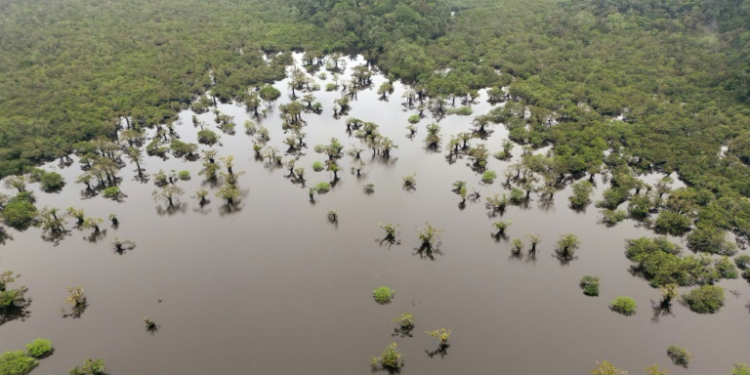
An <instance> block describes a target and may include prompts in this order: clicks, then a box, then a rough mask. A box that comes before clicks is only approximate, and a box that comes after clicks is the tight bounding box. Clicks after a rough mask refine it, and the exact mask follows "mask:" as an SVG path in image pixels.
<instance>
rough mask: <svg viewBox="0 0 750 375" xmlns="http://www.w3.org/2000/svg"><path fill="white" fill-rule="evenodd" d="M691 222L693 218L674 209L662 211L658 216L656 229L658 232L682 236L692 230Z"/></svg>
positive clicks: (655, 224)
mask: <svg viewBox="0 0 750 375" xmlns="http://www.w3.org/2000/svg"><path fill="white" fill-rule="evenodd" d="M691 224H692V220H690V218H689V217H687V216H685V215H683V214H680V213H677V212H674V211H661V212H659V216H657V217H656V222H655V223H654V230H655V231H656V233H663V234H671V235H673V236H682V235H683V234H685V233H687V232H689V231H690V225H691Z"/></svg>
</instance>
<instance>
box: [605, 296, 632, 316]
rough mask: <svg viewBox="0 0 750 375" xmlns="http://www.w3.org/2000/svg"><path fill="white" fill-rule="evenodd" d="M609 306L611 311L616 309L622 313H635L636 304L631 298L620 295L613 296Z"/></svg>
mask: <svg viewBox="0 0 750 375" xmlns="http://www.w3.org/2000/svg"><path fill="white" fill-rule="evenodd" d="M609 307H610V308H611V309H612V311H616V312H618V313H620V314H622V315H633V314H635V308H636V304H635V301H634V300H633V299H632V298H630V297H624V296H620V297H617V298H615V300H614V301H612V303H611V304H610V305H609Z"/></svg>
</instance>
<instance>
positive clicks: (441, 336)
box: [426, 328, 451, 346]
mask: <svg viewBox="0 0 750 375" xmlns="http://www.w3.org/2000/svg"><path fill="white" fill-rule="evenodd" d="M426 333H427V334H428V335H430V336H432V337H434V338H436V339H438V341H440V345H442V346H446V345H448V339H450V338H451V330H449V329H445V328H436V329H435V330H434V331H426Z"/></svg>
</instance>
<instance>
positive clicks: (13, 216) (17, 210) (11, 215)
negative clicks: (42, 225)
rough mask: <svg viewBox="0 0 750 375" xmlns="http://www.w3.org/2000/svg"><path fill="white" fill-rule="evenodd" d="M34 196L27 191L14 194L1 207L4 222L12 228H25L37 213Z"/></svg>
mask: <svg viewBox="0 0 750 375" xmlns="http://www.w3.org/2000/svg"><path fill="white" fill-rule="evenodd" d="M37 213H38V212H37V209H36V206H34V196H33V195H32V194H31V193H28V192H22V193H18V194H16V196H15V197H13V198H11V199H10V200H8V203H6V204H5V207H4V208H3V218H4V219H5V224H7V225H8V226H11V227H14V228H26V227H28V226H29V225H31V223H32V221H33V220H34V218H35V217H36V215H37Z"/></svg>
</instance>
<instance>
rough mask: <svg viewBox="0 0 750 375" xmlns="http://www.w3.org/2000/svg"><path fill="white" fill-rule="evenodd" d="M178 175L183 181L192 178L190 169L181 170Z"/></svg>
mask: <svg viewBox="0 0 750 375" xmlns="http://www.w3.org/2000/svg"><path fill="white" fill-rule="evenodd" d="M177 177H179V179H180V180H182V181H187V180H189V179H190V172H189V171H180V173H178V174H177Z"/></svg>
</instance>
